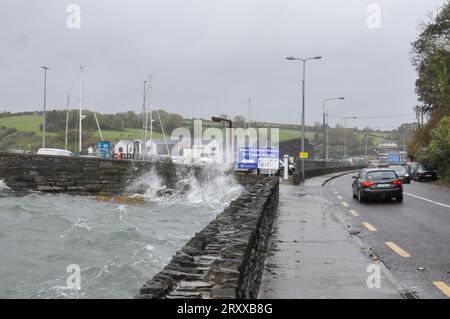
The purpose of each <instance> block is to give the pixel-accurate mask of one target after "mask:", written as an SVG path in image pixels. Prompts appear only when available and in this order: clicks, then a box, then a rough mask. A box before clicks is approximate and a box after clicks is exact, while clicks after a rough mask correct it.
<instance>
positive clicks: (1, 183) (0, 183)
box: [0, 179, 11, 191]
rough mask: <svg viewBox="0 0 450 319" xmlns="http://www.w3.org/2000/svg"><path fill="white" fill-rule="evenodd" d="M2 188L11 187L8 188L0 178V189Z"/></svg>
mask: <svg viewBox="0 0 450 319" xmlns="http://www.w3.org/2000/svg"><path fill="white" fill-rule="evenodd" d="M2 190H11V188H9V187H8V186H7V185H6V183H5V182H4V181H3V180H1V179H0V191H2Z"/></svg>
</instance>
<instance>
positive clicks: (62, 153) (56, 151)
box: [37, 148, 74, 156]
mask: <svg viewBox="0 0 450 319" xmlns="http://www.w3.org/2000/svg"><path fill="white" fill-rule="evenodd" d="M37 154H40V155H56V156H74V155H73V153H72V152H71V151H66V150H61V149H58V148H40V149H39V150H38V151H37Z"/></svg>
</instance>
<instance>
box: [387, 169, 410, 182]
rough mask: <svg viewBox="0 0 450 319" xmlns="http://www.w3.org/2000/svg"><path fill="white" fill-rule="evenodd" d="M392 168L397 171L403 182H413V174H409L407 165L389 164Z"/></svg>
mask: <svg viewBox="0 0 450 319" xmlns="http://www.w3.org/2000/svg"><path fill="white" fill-rule="evenodd" d="M389 168H390V169H393V170H394V171H395V174H397V176H398V179H399V180H401V181H402V183H403V184H411V176H410V175H409V173H408V171H407V169H406V167H404V166H400V165H398V166H394V165H392V166H389Z"/></svg>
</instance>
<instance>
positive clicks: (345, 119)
mask: <svg viewBox="0 0 450 319" xmlns="http://www.w3.org/2000/svg"><path fill="white" fill-rule="evenodd" d="M355 119H357V117H356V116H350V117H344V158H345V157H346V156H347V120H355Z"/></svg>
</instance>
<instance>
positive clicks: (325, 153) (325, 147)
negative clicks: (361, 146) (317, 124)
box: [322, 96, 345, 167]
mask: <svg viewBox="0 0 450 319" xmlns="http://www.w3.org/2000/svg"><path fill="white" fill-rule="evenodd" d="M336 100H345V97H343V96H341V97H333V98H329V99H324V100H323V101H322V114H323V132H322V136H323V139H322V141H323V162H324V164H323V165H324V167H325V161H327V160H328V126H325V125H326V124H325V103H326V102H329V101H336ZM327 113H328V112H327ZM325 127H326V133H325ZM325 135H326V136H325Z"/></svg>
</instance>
